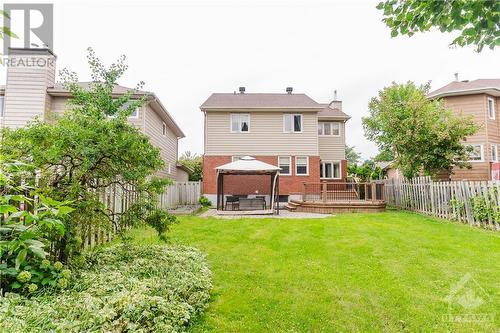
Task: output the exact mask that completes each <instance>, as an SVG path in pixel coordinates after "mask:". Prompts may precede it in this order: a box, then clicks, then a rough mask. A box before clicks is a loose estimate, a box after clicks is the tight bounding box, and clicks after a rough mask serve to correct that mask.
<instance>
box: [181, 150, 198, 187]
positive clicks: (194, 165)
mask: <svg viewBox="0 0 500 333" xmlns="http://www.w3.org/2000/svg"><path fill="white" fill-rule="evenodd" d="M179 162H180V163H181V164H183V165H185V166H186V167H188V168H189V169H191V171H192V173H191V174H190V175H189V180H191V181H199V180H202V178H203V158H202V157H201V156H200V155H198V154H196V153H192V152H190V151H186V152H184V153H183V154H182V155H181V157H180V158H179Z"/></svg>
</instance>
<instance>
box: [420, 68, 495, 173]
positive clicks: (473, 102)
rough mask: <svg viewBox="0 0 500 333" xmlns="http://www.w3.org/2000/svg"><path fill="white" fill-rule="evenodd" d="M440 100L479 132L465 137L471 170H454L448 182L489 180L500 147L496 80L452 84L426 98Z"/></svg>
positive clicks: (455, 82)
mask: <svg viewBox="0 0 500 333" xmlns="http://www.w3.org/2000/svg"><path fill="white" fill-rule="evenodd" d="M428 97H429V98H432V99H436V98H439V99H442V100H443V102H444V104H445V106H447V107H448V108H450V109H452V110H453V111H455V112H457V114H458V113H461V114H463V115H468V116H472V117H473V119H474V121H475V122H476V123H477V124H478V125H479V126H480V129H479V131H478V132H477V133H476V134H475V135H472V136H470V137H468V138H467V142H466V143H467V144H468V145H471V146H472V147H473V153H472V154H471V155H470V161H469V162H470V163H471V165H472V168H471V169H465V168H464V169H460V168H455V169H453V171H452V174H451V175H450V178H451V180H490V179H491V169H492V163H496V162H498V153H499V146H500V119H499V118H500V115H499V109H498V104H499V103H500V79H478V80H472V81H458V78H457V80H456V81H454V82H451V83H449V84H447V85H446V86H444V87H441V88H439V89H437V90H435V91H433V92H431V93H430V94H429V96H428Z"/></svg>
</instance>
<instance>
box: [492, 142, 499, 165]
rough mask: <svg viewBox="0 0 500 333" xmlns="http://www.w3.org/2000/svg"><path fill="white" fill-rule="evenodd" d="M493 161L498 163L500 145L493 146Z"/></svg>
mask: <svg viewBox="0 0 500 333" xmlns="http://www.w3.org/2000/svg"><path fill="white" fill-rule="evenodd" d="M491 161H492V162H498V145H491Z"/></svg>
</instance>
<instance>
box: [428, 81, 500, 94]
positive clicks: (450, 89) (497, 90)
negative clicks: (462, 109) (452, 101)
mask: <svg viewBox="0 0 500 333" xmlns="http://www.w3.org/2000/svg"><path fill="white" fill-rule="evenodd" d="M480 93H486V94H491V95H493V96H500V79H477V80H472V81H453V82H451V83H448V84H447V85H445V86H444V87H441V88H439V89H436V90H434V91H432V92H430V93H429V95H428V97H429V98H439V97H446V96H459V95H470V94H480Z"/></svg>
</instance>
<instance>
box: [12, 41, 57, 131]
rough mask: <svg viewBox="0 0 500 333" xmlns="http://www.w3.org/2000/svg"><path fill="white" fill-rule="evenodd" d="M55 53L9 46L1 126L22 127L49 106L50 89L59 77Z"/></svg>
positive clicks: (40, 114)
mask: <svg viewBox="0 0 500 333" xmlns="http://www.w3.org/2000/svg"><path fill="white" fill-rule="evenodd" d="M56 58H57V57H56V55H55V54H54V53H53V52H52V51H51V50H49V49H41V48H9V56H8V59H7V61H6V62H5V63H6V65H7V82H6V84H5V104H4V112H3V118H2V127H4V126H5V127H12V128H17V127H23V126H26V124H27V123H28V122H29V121H31V120H33V119H34V118H35V117H40V118H41V119H44V116H45V112H46V111H47V110H49V109H50V106H51V105H50V104H51V98H50V96H49V95H48V94H47V88H48V87H53V86H54V83H55V76H56Z"/></svg>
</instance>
